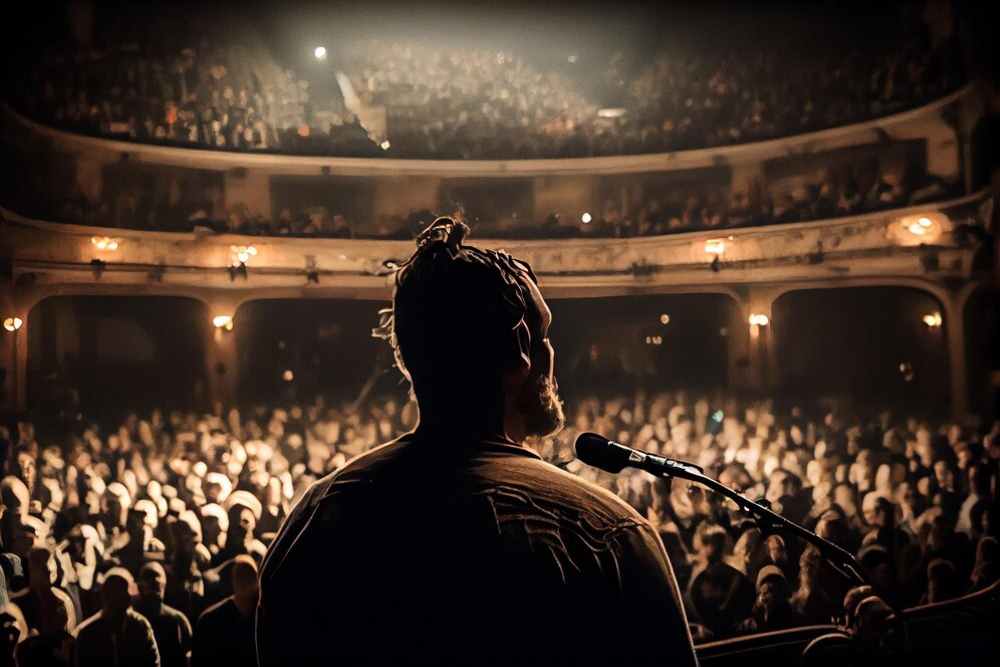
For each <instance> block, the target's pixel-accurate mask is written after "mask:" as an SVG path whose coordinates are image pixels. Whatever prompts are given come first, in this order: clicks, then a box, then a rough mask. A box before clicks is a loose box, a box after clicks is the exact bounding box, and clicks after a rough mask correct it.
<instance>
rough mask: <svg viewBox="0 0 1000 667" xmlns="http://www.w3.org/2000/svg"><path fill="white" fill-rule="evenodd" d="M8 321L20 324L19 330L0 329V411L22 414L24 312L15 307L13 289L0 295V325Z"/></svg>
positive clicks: (24, 392)
mask: <svg viewBox="0 0 1000 667" xmlns="http://www.w3.org/2000/svg"><path fill="white" fill-rule="evenodd" d="M9 317H17V318H19V319H20V320H21V328H20V329H18V330H16V331H7V329H5V328H0V367H2V368H3V369H4V370H5V371H6V375H5V377H4V379H3V406H2V407H3V410H4V411H14V410H18V411H20V410H24V409H25V407H26V406H27V401H28V391H27V389H28V384H27V383H28V311H27V309H26V308H20V307H18V304H17V301H16V300H15V299H14V293H13V289H12V288H11V287H10V286H5V287H4V288H3V289H2V291H0V325H2V323H3V321H4V320H6V319H7V318H9Z"/></svg>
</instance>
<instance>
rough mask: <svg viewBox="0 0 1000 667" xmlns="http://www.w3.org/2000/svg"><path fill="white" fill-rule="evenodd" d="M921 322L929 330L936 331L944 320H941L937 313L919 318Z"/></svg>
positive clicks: (939, 314)
mask: <svg viewBox="0 0 1000 667" xmlns="http://www.w3.org/2000/svg"><path fill="white" fill-rule="evenodd" d="M921 320H922V321H923V323H924V324H926V325H927V326H928V328H930V329H937V328H939V327H940V326H941V323H942V322H943V321H944V320H942V319H941V313H938V312H933V313H928V314H926V315H924V316H923V317H922V318H921Z"/></svg>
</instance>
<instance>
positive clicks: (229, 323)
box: [212, 315, 233, 331]
mask: <svg viewBox="0 0 1000 667" xmlns="http://www.w3.org/2000/svg"><path fill="white" fill-rule="evenodd" d="M212 325H213V326H215V328H216V329H225V330H226V331H232V330H233V316H232V315H216V316H215V317H213V318H212Z"/></svg>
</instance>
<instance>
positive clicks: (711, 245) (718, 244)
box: [705, 239, 726, 255]
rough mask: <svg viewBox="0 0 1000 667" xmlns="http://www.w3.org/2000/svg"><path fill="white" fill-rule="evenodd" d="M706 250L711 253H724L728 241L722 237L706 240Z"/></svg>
mask: <svg viewBox="0 0 1000 667" xmlns="http://www.w3.org/2000/svg"><path fill="white" fill-rule="evenodd" d="M705 252H706V253H708V254H709V255H722V254H724V253H725V252H726V242H725V241H723V240H722V239H709V240H707V241H705Z"/></svg>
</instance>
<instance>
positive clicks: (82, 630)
mask: <svg viewBox="0 0 1000 667" xmlns="http://www.w3.org/2000/svg"><path fill="white" fill-rule="evenodd" d="M100 622H101V612H97V613H96V614H94V615H93V616H90V617H88V618H85V619H84V620H83V622H81V623H80V624H79V625H77V626H76V630H74V632H73V634H74V635H75V636H76V638H77V639H80V638H81V637H85V636H87V635H88V634H90V633H92V632H94V631H95V629H96V627H97V626H98V625H99V624H100Z"/></svg>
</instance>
